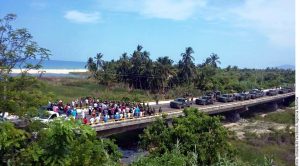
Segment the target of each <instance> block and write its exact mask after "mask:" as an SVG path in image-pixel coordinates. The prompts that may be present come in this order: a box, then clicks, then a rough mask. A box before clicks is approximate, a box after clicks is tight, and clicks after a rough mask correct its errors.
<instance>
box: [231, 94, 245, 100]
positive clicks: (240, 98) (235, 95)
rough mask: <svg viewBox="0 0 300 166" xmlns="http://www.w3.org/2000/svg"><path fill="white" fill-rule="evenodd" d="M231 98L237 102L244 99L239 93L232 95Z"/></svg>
mask: <svg viewBox="0 0 300 166" xmlns="http://www.w3.org/2000/svg"><path fill="white" fill-rule="evenodd" d="M233 97H234V100H237V101H243V100H245V97H244V96H243V95H241V94H240V93H235V94H233Z"/></svg>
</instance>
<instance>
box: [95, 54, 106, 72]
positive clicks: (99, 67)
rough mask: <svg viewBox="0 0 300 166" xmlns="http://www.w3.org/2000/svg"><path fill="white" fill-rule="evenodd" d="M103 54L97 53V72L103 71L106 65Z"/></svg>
mask: <svg viewBox="0 0 300 166" xmlns="http://www.w3.org/2000/svg"><path fill="white" fill-rule="evenodd" d="M102 58H103V54H102V53H97V55H96V56H95V57H94V59H95V60H96V67H97V70H102V67H103V65H104V61H103V60H102Z"/></svg>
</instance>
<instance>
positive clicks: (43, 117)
mask: <svg viewBox="0 0 300 166" xmlns="http://www.w3.org/2000/svg"><path fill="white" fill-rule="evenodd" d="M57 117H60V116H59V114H58V113H57V112H54V111H45V112H44V113H41V114H40V115H39V116H38V117H34V118H33V119H34V120H40V121H41V122H43V123H48V122H50V121H52V120H53V119H55V118H57Z"/></svg>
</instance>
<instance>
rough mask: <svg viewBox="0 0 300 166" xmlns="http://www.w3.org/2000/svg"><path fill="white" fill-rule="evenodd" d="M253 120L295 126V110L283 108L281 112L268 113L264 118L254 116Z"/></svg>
mask: <svg viewBox="0 0 300 166" xmlns="http://www.w3.org/2000/svg"><path fill="white" fill-rule="evenodd" d="M255 119H257V120H263V121H268V122H275V123H280V124H289V125H295V110H294V109H293V108H285V111H283V112H273V113H269V114H268V115H266V116H265V117H260V116H256V117H255Z"/></svg>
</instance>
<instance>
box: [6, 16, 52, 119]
mask: <svg viewBox="0 0 300 166" xmlns="http://www.w3.org/2000/svg"><path fill="white" fill-rule="evenodd" d="M15 19H16V15H15V14H8V15H6V16H5V17H4V18H2V19H0V88H1V89H0V94H1V96H2V100H0V111H1V112H2V115H1V116H2V117H3V116H4V113H5V112H9V113H12V114H17V115H20V114H24V113H25V112H26V111H28V112H30V111H32V110H33V109H37V108H38V107H40V106H41V102H42V101H43V100H44V99H45V97H46V96H47V94H44V96H45V97H43V95H42V94H41V91H39V90H38V88H36V86H37V85H38V84H37V80H36V79H32V78H28V77H26V73H27V72H28V71H29V70H31V69H38V68H40V67H41V64H42V62H43V61H44V60H46V59H48V58H49V56H50V51H49V50H48V49H45V48H42V47H40V46H39V45H38V44H37V43H36V42H35V41H33V36H32V35H31V34H30V33H29V32H28V31H27V29H25V28H21V29H15V28H14V27H13V26H12V25H11V24H12V21H14V20H15ZM17 67H18V68H20V70H21V72H22V74H21V77H19V78H11V77H10V73H11V70H12V69H13V68H17ZM34 102H35V103H34Z"/></svg>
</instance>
